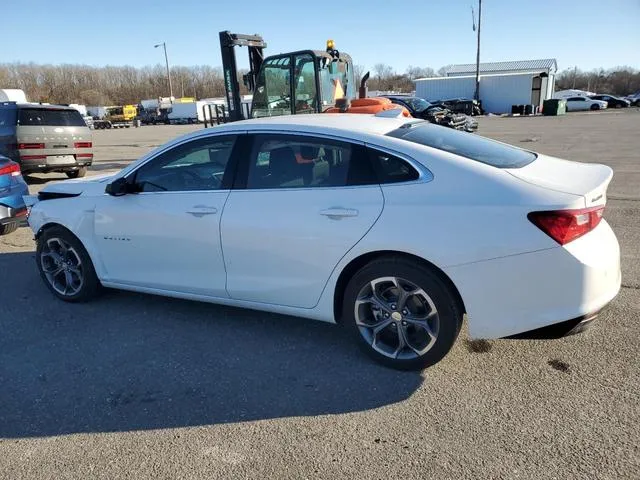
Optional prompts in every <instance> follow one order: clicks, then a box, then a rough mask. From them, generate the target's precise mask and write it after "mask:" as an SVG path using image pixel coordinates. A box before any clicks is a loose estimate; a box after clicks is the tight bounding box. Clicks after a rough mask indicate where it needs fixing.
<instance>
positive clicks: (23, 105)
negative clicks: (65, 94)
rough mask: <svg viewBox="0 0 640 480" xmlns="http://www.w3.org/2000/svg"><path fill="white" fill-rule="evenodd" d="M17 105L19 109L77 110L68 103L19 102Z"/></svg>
mask: <svg viewBox="0 0 640 480" xmlns="http://www.w3.org/2000/svg"><path fill="white" fill-rule="evenodd" d="M16 106H17V107H18V108H19V109H24V108H37V109H39V110H74V111H76V112H77V110H76V109H75V108H73V107H68V106H66V105H49V104H42V103H17V104H16Z"/></svg>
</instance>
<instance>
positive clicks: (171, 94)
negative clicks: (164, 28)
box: [153, 42, 173, 98]
mask: <svg viewBox="0 0 640 480" xmlns="http://www.w3.org/2000/svg"><path fill="white" fill-rule="evenodd" d="M160 46H162V48H164V61H165V63H166V64H167V80H168V81H169V98H173V86H172V85H171V73H170V72H169V57H167V44H166V43H165V42H162V43H159V44H157V45H154V46H153V48H158V47H160Z"/></svg>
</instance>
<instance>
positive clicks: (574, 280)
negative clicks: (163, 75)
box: [27, 111, 620, 369]
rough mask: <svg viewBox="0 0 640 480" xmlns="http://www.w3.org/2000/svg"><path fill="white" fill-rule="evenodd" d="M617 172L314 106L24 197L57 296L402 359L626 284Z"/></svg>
mask: <svg viewBox="0 0 640 480" xmlns="http://www.w3.org/2000/svg"><path fill="white" fill-rule="evenodd" d="M611 177H612V170H611V169H610V168H609V167H607V166H604V165H597V164H582V163H576V162H570V161H566V160H560V159H557V158H552V157H547V156H544V155H540V154H536V153H533V152H530V151H526V150H522V149H519V148H515V147H512V146H509V145H505V144H502V143H498V142H495V141H492V140H488V139H485V138H482V137H479V136H476V135H471V134H467V133H463V132H458V131H455V130H452V129H447V128H444V127H440V126H437V125H433V124H430V123H428V122H425V121H422V120H413V119H407V118H398V117H397V116H394V114H393V111H392V112H391V113H389V112H383V113H381V114H378V115H377V116H367V115H353V114H317V115H298V116H291V117H273V118H263V119H254V120H250V121H245V122H237V123H233V124H227V125H224V126H220V127H215V128H211V129H204V130H200V131H198V132H194V133H191V134H189V135H186V136H183V137H181V138H178V139H176V140H173V141H171V142H169V143H168V144H166V145H164V146H162V147H160V148H158V149H157V150H155V151H153V152H151V153H150V154H148V155H146V156H144V157H142V158H141V159H139V160H138V161H136V162H135V163H132V164H131V165H130V166H128V167H127V168H125V169H124V170H122V171H121V172H119V173H117V174H116V175H113V176H109V177H93V178H91V179H88V180H84V181H76V180H74V181H71V182H69V181H67V182H64V183H57V184H51V185H48V186H47V187H46V188H44V189H43V190H42V191H41V192H40V193H39V195H38V196H37V197H29V198H27V202H28V204H29V205H30V206H31V211H30V216H29V224H30V226H31V228H32V229H33V231H34V233H35V236H36V239H37V254H36V259H37V267H38V269H39V271H40V274H41V277H42V279H43V281H44V282H45V284H46V285H47V287H48V288H49V289H50V290H51V292H53V294H54V295H55V296H57V297H58V298H60V299H62V300H65V301H69V302H78V301H85V300H88V299H90V298H92V297H94V296H95V295H96V294H97V293H98V292H99V291H100V289H101V288H102V287H109V288H118V289H124V290H132V291H136V292H144V293H150V294H158V295H166V296H170V297H178V298H184V299H191V300H200V301H205V302H212V303H219V304H224V305H233V306H238V307H245V308H252V309H256V310H264V311H270V312H278V313H282V314H288V315H296V316H299V317H307V318H312V319H317V320H323V321H327V322H336V323H340V324H343V325H344V326H345V327H346V328H345V330H346V331H348V332H349V333H350V334H351V335H352V336H353V337H354V339H355V341H356V342H357V343H359V344H360V345H361V346H362V347H363V348H364V349H365V350H366V351H367V352H368V353H369V354H370V355H372V356H373V357H374V358H375V359H377V360H379V361H380V362H382V363H384V364H386V365H388V366H391V367H394V368H398V369H421V368H424V367H427V366H430V365H433V364H435V363H436V362H438V361H439V360H441V359H442V358H443V357H444V356H445V355H446V354H447V352H448V351H449V350H450V349H451V347H452V345H453V344H454V342H455V340H456V337H457V336H458V332H459V331H460V328H461V324H462V321H463V318H464V316H465V314H466V318H467V322H468V328H469V333H470V336H471V337H472V338H501V337H511V336H527V335H538V334H540V333H542V332H549V331H550V330H551V331H553V332H555V334H558V332H560V333H561V334H564V333H570V332H576V331H578V330H581V329H582V328H583V327H584V325H585V322H587V321H589V320H591V319H593V318H594V316H595V314H596V313H597V312H598V311H599V310H600V309H601V308H602V307H604V306H605V305H606V304H607V303H609V302H610V301H611V300H612V299H613V298H614V297H615V296H616V294H617V292H618V290H619V288H620V266H619V264H620V253H619V248H618V242H617V240H616V237H615V235H614V233H613V231H612V230H611V228H610V227H609V225H608V224H607V222H606V221H605V220H604V219H603V218H602V215H603V212H604V208H605V203H606V190H607V186H608V184H609V182H610V180H611Z"/></svg>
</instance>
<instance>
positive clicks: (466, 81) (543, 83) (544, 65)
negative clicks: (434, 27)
mask: <svg viewBox="0 0 640 480" xmlns="http://www.w3.org/2000/svg"><path fill="white" fill-rule="evenodd" d="M557 70H558V65H557V62H556V60H555V59H553V58H550V59H542V60H523V61H515V62H493V63H481V64H480V78H479V80H480V100H481V101H482V107H483V109H484V110H485V111H486V112H488V113H509V112H511V106H512V105H534V106H536V107H537V106H542V102H544V101H545V100H547V99H549V98H551V97H552V95H553V90H554V86H555V75H556V72H557ZM475 71H476V66H475V64H465V65H451V66H449V67H448V68H447V69H446V70H445V75H446V76H444V77H436V78H420V79H417V80H416V81H415V82H416V96H418V97H421V98H424V99H425V100H429V101H436V100H447V99H450V98H473V95H474V93H475Z"/></svg>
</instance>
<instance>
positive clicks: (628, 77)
mask: <svg viewBox="0 0 640 480" xmlns="http://www.w3.org/2000/svg"><path fill="white" fill-rule="evenodd" d="M570 88H575V89H577V90H586V91H588V92H596V93H609V94H612V95H621V96H624V95H629V94H631V93H636V92H640V70H638V69H635V68H632V67H617V68H612V69H609V70H604V69H602V68H599V69H595V70H591V71H588V72H585V71H583V70H580V69H577V68H576V69H571V70H563V71H562V72H560V73H558V75H556V90H567V89H570Z"/></svg>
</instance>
